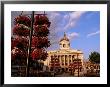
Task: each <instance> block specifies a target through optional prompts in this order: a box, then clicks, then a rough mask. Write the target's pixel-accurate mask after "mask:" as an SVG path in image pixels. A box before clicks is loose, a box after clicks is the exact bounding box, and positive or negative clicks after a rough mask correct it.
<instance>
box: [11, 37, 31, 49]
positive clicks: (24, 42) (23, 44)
mask: <svg viewBox="0 0 110 87" xmlns="http://www.w3.org/2000/svg"><path fill="white" fill-rule="evenodd" d="M28 43H29V41H28V39H27V38H23V37H16V38H13V39H12V40H11V48H12V49H13V48H14V47H17V48H20V49H23V48H27V47H28Z"/></svg>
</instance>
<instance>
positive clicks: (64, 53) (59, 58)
mask: <svg viewBox="0 0 110 87" xmlns="http://www.w3.org/2000/svg"><path fill="white" fill-rule="evenodd" d="M59 45H60V48H59V50H54V51H48V58H47V60H46V61H45V62H44V65H47V66H48V67H49V69H51V68H52V67H58V68H60V69H62V70H64V71H70V68H69V67H70V64H73V63H74V61H75V60H77V59H79V62H78V63H79V65H80V68H82V66H83V53H82V51H80V50H75V49H71V47H70V41H69V39H68V38H67V36H66V34H65V33H64V37H63V38H62V39H61V40H60V41H59ZM52 59H54V61H53V60H52ZM55 61H56V62H55ZM55 63H57V64H55ZM52 64H53V65H54V66H53V65H52ZM76 65H78V64H76Z"/></svg>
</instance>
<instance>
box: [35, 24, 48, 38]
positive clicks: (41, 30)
mask: <svg viewBox="0 0 110 87" xmlns="http://www.w3.org/2000/svg"><path fill="white" fill-rule="evenodd" d="M34 31H35V35H36V36H37V37H45V36H48V34H49V30H48V28H47V27H46V26H45V25H38V26H35V27H34Z"/></svg>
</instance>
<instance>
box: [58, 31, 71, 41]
mask: <svg viewBox="0 0 110 87" xmlns="http://www.w3.org/2000/svg"><path fill="white" fill-rule="evenodd" d="M63 40H66V41H69V39H68V38H67V36H66V33H65V32H64V37H63V38H62V39H61V40H60V42H61V41H63Z"/></svg>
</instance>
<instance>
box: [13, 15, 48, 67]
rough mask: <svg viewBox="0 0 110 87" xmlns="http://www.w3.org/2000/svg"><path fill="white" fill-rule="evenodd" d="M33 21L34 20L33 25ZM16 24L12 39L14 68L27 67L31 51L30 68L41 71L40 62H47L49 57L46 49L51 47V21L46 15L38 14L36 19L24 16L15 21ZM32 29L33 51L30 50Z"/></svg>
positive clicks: (35, 16)
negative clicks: (49, 36)
mask: <svg viewBox="0 0 110 87" xmlns="http://www.w3.org/2000/svg"><path fill="white" fill-rule="evenodd" d="M32 20H34V23H33V25H32ZM14 24H15V26H14V28H13V36H12V38H11V60H12V63H11V64H12V66H13V65H19V66H26V65H27V57H28V53H29V52H28V51H30V56H29V59H28V61H29V66H28V67H32V68H35V69H39V65H40V62H39V61H41V60H42V61H45V59H46V58H47V56H48V54H47V51H46V48H48V47H49V46H50V41H49V40H48V35H49V29H48V28H49V27H50V22H49V19H48V18H47V16H46V14H36V15H34V19H32V18H30V17H29V16H26V15H23V14H22V15H19V16H17V17H16V18H15V19H14ZM32 28H33V33H32V35H31V37H32V40H31V49H30V50H29V40H30V38H31V37H30V32H31V31H32V30H31V29H32Z"/></svg>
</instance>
